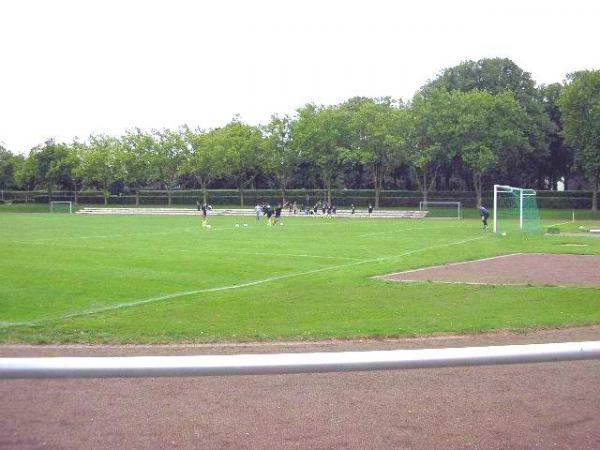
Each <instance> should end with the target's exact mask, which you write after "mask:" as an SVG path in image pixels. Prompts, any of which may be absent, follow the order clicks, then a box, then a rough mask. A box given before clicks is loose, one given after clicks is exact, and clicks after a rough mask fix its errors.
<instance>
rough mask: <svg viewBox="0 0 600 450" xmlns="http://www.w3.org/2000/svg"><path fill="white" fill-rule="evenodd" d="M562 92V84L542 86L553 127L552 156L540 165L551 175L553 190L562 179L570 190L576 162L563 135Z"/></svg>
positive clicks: (550, 142)
mask: <svg viewBox="0 0 600 450" xmlns="http://www.w3.org/2000/svg"><path fill="white" fill-rule="evenodd" d="M562 91H563V85H562V84H561V83H552V84H549V85H543V86H540V92H541V94H542V98H543V103H544V109H545V111H546V114H547V115H548V117H549V118H550V121H551V122H552V126H553V128H552V130H551V131H550V133H549V135H548V137H549V149H550V155H549V158H547V159H546V160H544V161H540V165H541V166H543V169H542V170H543V171H544V173H547V174H548V175H549V181H550V183H549V185H550V187H551V188H553V189H556V183H557V181H559V180H560V179H561V178H562V179H564V183H565V189H568V184H569V177H570V175H571V169H572V167H573V165H574V162H575V157H574V154H573V149H571V148H570V147H569V146H568V145H567V144H566V142H565V139H564V136H563V133H562V130H563V125H562V117H561V113H560V108H559V105H558V99H559V98H560V95H561V93H562Z"/></svg>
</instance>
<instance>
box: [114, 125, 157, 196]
mask: <svg viewBox="0 0 600 450" xmlns="http://www.w3.org/2000/svg"><path fill="white" fill-rule="evenodd" d="M121 143H122V148H123V165H124V169H125V182H126V183H128V184H129V185H130V186H133V188H134V190H135V206H139V205H140V189H139V188H140V187H141V186H143V185H144V184H145V183H147V182H148V180H150V179H151V178H152V161H151V159H152V149H153V148H154V140H153V139H152V136H151V135H149V134H146V133H143V132H142V131H141V130H140V129H139V128H138V129H136V130H135V131H129V132H127V133H125V135H124V136H123V137H122V138H121Z"/></svg>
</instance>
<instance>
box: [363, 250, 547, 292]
mask: <svg viewBox="0 0 600 450" xmlns="http://www.w3.org/2000/svg"><path fill="white" fill-rule="evenodd" d="M524 254H530V255H531V254H535V253H523V252H518V253H508V254H506V255H498V256H489V257H487V258H479V259H470V260H467V261H458V262H451V263H446V264H439V265H437V266H427V267H420V268H419V269H411V270H403V271H402V272H394V273H388V274H387V275H377V276H375V277H373V278H383V279H386V278H387V277H389V276H392V275H402V274H404V273H413V272H421V271H423V270H429V269H439V268H440V267H449V266H459V265H461V264H470V263H474V262H481V261H490V260H492V259H499V258H506V257H508V256H516V255H524ZM389 281H421V280H389ZM474 284H479V283H474ZM482 284H486V283H482Z"/></svg>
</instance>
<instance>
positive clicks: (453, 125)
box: [405, 89, 459, 202]
mask: <svg viewBox="0 0 600 450" xmlns="http://www.w3.org/2000/svg"><path fill="white" fill-rule="evenodd" d="M458 119H459V117H458V114H457V105H456V99H455V98H454V94H452V93H450V92H447V91H444V90H439V89H438V90H435V91H432V92H431V93H429V94H428V95H424V94H423V93H417V94H416V95H415V97H414V98H413V100H412V103H411V104H410V106H409V110H408V117H407V127H406V128H407V131H406V132H405V136H406V140H407V148H408V157H409V160H410V166H411V167H412V169H413V170H414V173H415V180H416V182H417V186H418V187H419V190H420V191H421V195H422V198H423V201H424V202H426V201H427V200H428V199H429V193H430V192H431V190H432V189H433V188H434V186H435V182H436V180H437V178H438V174H439V172H440V170H441V169H442V167H444V166H448V165H450V164H451V162H452V161H453V160H454V159H455V158H456V157H457V151H458V143H457V142H456V137H457V128H458Z"/></svg>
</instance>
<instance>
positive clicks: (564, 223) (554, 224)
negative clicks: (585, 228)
mask: <svg viewBox="0 0 600 450" xmlns="http://www.w3.org/2000/svg"><path fill="white" fill-rule="evenodd" d="M568 223H572V222H571V221H570V220H569V221H567V222H561V223H553V224H552V225H548V228H550V227H557V226H559V225H566V224H568Z"/></svg>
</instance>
